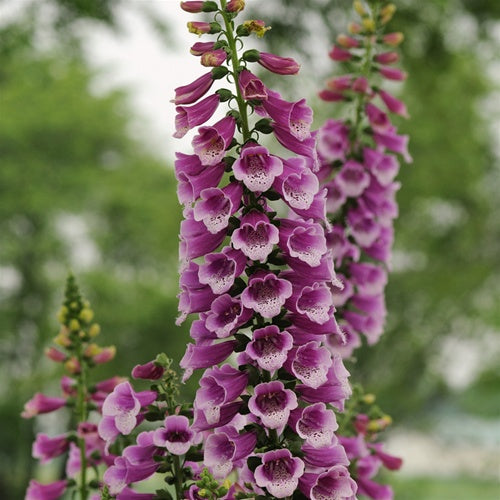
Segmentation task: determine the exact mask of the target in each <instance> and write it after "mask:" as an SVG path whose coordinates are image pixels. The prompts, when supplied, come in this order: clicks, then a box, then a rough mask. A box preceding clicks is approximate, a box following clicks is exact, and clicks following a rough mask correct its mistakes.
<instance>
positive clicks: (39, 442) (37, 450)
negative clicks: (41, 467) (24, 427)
mask: <svg viewBox="0 0 500 500" xmlns="http://www.w3.org/2000/svg"><path fill="white" fill-rule="evenodd" d="M68 446H69V441H68V438H67V436H66V434H61V435H59V436H54V437H52V438H51V437H49V436H48V435H47V434H42V433H40V434H37V436H36V439H35V442H34V443H33V448H32V455H33V458H38V459H39V460H40V462H41V463H42V464H44V463H46V462H48V461H49V460H52V459H53V458H54V457H58V456H59V455H61V454H62V453H64V452H65V451H66V450H67V449H68Z"/></svg>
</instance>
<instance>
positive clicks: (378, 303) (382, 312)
mask: <svg viewBox="0 0 500 500" xmlns="http://www.w3.org/2000/svg"><path fill="white" fill-rule="evenodd" d="M351 304H352V305H353V306H354V307H356V308H357V309H359V310H360V311H362V312H364V313H365V314H367V315H370V316H383V317H385V316H386V315H387V310H386V308H385V300H384V294H383V293H379V294H378V295H360V294H356V295H353V296H352V298H351Z"/></svg>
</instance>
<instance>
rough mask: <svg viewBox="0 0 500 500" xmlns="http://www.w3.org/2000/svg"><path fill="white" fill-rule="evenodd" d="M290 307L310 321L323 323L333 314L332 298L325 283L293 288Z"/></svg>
mask: <svg viewBox="0 0 500 500" xmlns="http://www.w3.org/2000/svg"><path fill="white" fill-rule="evenodd" d="M289 305H290V309H293V310H294V311H296V312H298V313H299V314H304V315H305V316H306V317H307V318H308V319H309V320H310V321H312V322H314V323H318V324H319V325H324V324H325V323H326V322H328V321H329V320H330V316H332V315H333V299H332V292H331V291H330V288H329V287H328V286H327V285H326V284H325V283H318V282H315V283H313V286H305V287H302V288H300V287H299V288H295V290H294V293H293V295H292V297H291V298H290V301H289Z"/></svg>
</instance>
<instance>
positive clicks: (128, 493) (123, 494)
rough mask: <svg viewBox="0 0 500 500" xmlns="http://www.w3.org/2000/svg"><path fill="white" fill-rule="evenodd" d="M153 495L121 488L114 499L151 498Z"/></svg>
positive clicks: (142, 499)
mask: <svg viewBox="0 0 500 500" xmlns="http://www.w3.org/2000/svg"><path fill="white" fill-rule="evenodd" d="M154 497H155V495H154V494H153V493H138V492H137V491H134V490H133V489H131V488H123V490H122V491H120V493H118V495H117V497H116V500H153V498H154Z"/></svg>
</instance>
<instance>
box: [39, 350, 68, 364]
mask: <svg viewBox="0 0 500 500" xmlns="http://www.w3.org/2000/svg"><path fill="white" fill-rule="evenodd" d="M44 354H45V356H47V358H49V359H50V360H52V361H55V362H56V363H61V362H63V361H66V360H67V359H68V356H67V355H66V354H65V353H64V352H61V351H60V350H59V349H56V348H55V347H48V348H47V349H45V352H44Z"/></svg>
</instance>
